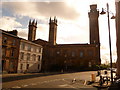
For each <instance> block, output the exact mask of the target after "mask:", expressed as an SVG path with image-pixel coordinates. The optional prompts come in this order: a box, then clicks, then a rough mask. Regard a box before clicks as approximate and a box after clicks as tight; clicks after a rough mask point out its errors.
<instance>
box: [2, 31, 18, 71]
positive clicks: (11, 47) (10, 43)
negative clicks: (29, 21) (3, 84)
mask: <svg viewBox="0 0 120 90" xmlns="http://www.w3.org/2000/svg"><path fill="white" fill-rule="evenodd" d="M1 31H2V71H3V72H6V73H8V72H9V73H16V72H17V66H18V56H19V44H20V38H19V37H17V30H13V31H4V30H1Z"/></svg>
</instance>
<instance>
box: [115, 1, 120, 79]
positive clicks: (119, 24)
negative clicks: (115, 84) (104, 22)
mask: <svg viewBox="0 0 120 90" xmlns="http://www.w3.org/2000/svg"><path fill="white" fill-rule="evenodd" d="M115 4H116V39H117V40H116V41H117V43H116V46H117V75H118V76H119V77H120V36H119V35H120V0H118V1H117V2H116V3H115Z"/></svg>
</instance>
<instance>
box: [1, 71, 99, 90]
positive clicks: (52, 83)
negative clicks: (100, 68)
mask: <svg viewBox="0 0 120 90" xmlns="http://www.w3.org/2000/svg"><path fill="white" fill-rule="evenodd" d="M95 73H96V71H86V72H77V73H67V74H58V75H50V76H40V77H34V78H27V79H21V80H16V81H9V82H3V83H2V88H71V89H78V90H81V89H80V88H92V90H97V89H95V88H93V87H92V86H90V85H89V86H88V85H86V84H85V83H86V81H88V80H91V74H95ZM74 79H75V80H74ZM72 80H73V82H72ZM3 90H4V89H3Z"/></svg>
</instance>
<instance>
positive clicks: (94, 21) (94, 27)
mask: <svg viewBox="0 0 120 90" xmlns="http://www.w3.org/2000/svg"><path fill="white" fill-rule="evenodd" d="M88 15H89V28H90V31H89V32H90V44H94V45H95V47H96V64H101V59H100V40H99V23H98V17H99V11H98V10H97V5H96V4H93V5H90V12H89V13H88Z"/></svg>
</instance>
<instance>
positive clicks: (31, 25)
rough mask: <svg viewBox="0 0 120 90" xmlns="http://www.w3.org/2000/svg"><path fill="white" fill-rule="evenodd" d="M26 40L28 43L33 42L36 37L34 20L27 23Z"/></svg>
mask: <svg viewBox="0 0 120 90" xmlns="http://www.w3.org/2000/svg"><path fill="white" fill-rule="evenodd" d="M28 27H29V28H28V29H29V31H28V40H29V41H34V40H35V37H36V29H37V21H36V22H35V20H33V21H32V22H31V20H30V21H29V25H28Z"/></svg>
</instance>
